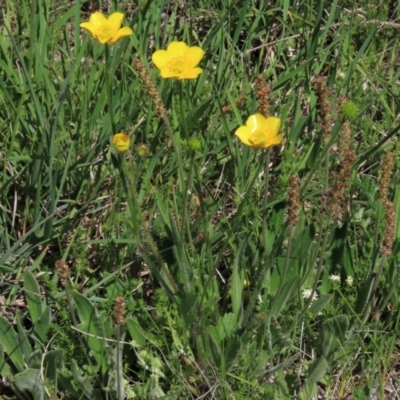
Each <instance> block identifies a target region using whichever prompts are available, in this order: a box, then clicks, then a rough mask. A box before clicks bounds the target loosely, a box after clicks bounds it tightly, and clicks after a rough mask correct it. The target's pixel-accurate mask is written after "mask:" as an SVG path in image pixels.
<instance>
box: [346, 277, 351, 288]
mask: <svg viewBox="0 0 400 400" xmlns="http://www.w3.org/2000/svg"><path fill="white" fill-rule="evenodd" d="M346 283H347V284H348V285H349V286H353V277H352V276H351V275H349V276H348V277H347V278H346Z"/></svg>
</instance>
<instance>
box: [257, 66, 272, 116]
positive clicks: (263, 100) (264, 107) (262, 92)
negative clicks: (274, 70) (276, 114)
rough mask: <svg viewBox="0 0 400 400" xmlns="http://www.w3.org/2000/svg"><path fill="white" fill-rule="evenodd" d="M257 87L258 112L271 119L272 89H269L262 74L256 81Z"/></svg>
mask: <svg viewBox="0 0 400 400" xmlns="http://www.w3.org/2000/svg"><path fill="white" fill-rule="evenodd" d="M255 87H256V95H257V100H258V103H259V106H258V109H257V111H258V112H259V113H260V114H262V115H263V116H264V117H269V116H270V110H269V93H270V92H271V89H270V88H269V86H268V85H267V83H266V82H265V79H264V77H263V76H262V75H261V74H260V75H257V78H256V80H255Z"/></svg>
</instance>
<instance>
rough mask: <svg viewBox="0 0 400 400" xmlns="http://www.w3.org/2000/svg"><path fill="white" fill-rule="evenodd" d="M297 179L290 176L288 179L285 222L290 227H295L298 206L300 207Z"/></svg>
mask: <svg viewBox="0 0 400 400" xmlns="http://www.w3.org/2000/svg"><path fill="white" fill-rule="evenodd" d="M299 189H300V187H299V177H298V176H291V177H290V178H289V193H288V202H289V211H288V217H287V221H288V222H289V224H290V225H291V226H296V225H297V222H298V220H299V206H300V195H299Z"/></svg>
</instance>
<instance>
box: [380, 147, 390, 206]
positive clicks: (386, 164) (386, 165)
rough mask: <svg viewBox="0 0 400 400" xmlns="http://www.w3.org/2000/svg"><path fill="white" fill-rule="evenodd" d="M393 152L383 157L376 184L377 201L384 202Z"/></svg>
mask: <svg viewBox="0 0 400 400" xmlns="http://www.w3.org/2000/svg"><path fill="white" fill-rule="evenodd" d="M393 158H394V152H393V151H388V152H387V153H386V154H385V157H383V165H382V170H381V176H380V179H379V183H378V188H379V189H378V201H381V202H385V201H386V198H387V194H388V190H389V183H390V177H391V176H392V170H393V162H394V159H393Z"/></svg>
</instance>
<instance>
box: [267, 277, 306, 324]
mask: <svg viewBox="0 0 400 400" xmlns="http://www.w3.org/2000/svg"><path fill="white" fill-rule="evenodd" d="M299 281H300V278H299V277H298V276H294V277H292V278H290V279H289V280H288V281H287V282H286V283H285V284H284V285H283V288H282V290H281V292H280V294H279V297H278V298H277V299H276V301H275V303H274V307H273V309H271V311H270V312H271V314H272V316H273V317H275V318H276V317H277V316H278V315H279V314H280V313H281V311H282V309H283V308H284V307H285V305H286V303H287V302H288V300H289V299H290V296H291V295H292V292H293V290H294V289H295V288H296V287H297V286H298V284H299Z"/></svg>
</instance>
